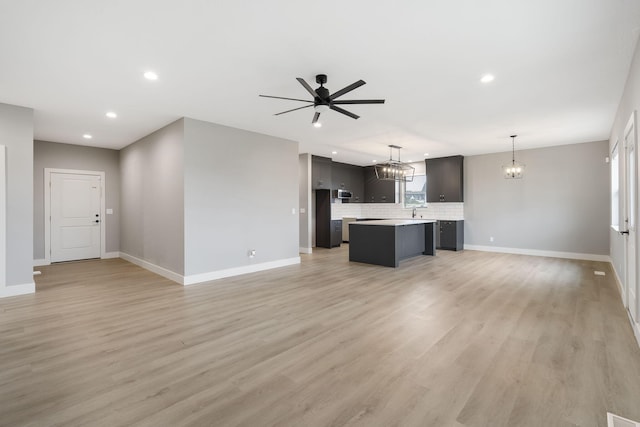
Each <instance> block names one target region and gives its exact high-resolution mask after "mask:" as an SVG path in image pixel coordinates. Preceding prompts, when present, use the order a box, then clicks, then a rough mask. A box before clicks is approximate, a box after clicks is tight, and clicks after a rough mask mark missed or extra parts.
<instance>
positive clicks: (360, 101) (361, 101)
mask: <svg viewBox="0 0 640 427" xmlns="http://www.w3.org/2000/svg"><path fill="white" fill-rule="evenodd" d="M332 104H337V105H340V104H384V99H350V100H348V101H333V102H332Z"/></svg>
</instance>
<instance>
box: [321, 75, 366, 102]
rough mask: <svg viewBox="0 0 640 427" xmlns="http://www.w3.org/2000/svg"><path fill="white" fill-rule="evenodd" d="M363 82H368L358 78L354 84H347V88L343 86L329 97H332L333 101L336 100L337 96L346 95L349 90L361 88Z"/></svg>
mask: <svg viewBox="0 0 640 427" xmlns="http://www.w3.org/2000/svg"><path fill="white" fill-rule="evenodd" d="M363 84H366V82H365V81H364V80H358V81H357V82H355V83H352V84H350V85H349V86H347V87H345V88H342V89H340V90H339V91H337V92H335V93H333V94H331V96H330V97H329V99H330V100H331V101H333V100H334V99H336V98H337V97H339V96H342V95H344V94H345V93H347V92H351V91H352V90H354V89H357V88H359V87H360V86H362V85H363Z"/></svg>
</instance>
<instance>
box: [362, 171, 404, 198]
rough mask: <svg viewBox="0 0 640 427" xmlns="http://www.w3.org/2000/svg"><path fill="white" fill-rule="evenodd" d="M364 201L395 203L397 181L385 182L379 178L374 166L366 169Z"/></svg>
mask: <svg viewBox="0 0 640 427" xmlns="http://www.w3.org/2000/svg"><path fill="white" fill-rule="evenodd" d="M364 201H365V202H366V203H395V202H396V183H395V181H383V180H380V179H378V178H377V176H376V170H375V168H374V167H373V166H367V167H365V168H364Z"/></svg>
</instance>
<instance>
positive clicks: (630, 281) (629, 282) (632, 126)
mask: <svg viewBox="0 0 640 427" xmlns="http://www.w3.org/2000/svg"><path fill="white" fill-rule="evenodd" d="M631 133H633V135H632V136H631V139H632V141H633V143H634V145H635V149H634V156H635V165H636V171H635V172H636V177H635V179H636V185H635V190H636V194H635V195H634V202H635V204H636V206H635V209H633V211H635V215H636V218H635V236H634V237H635V244H636V250H635V259H634V260H632V261H633V262H634V263H635V277H629V267H628V265H629V261H630V260H629V251H628V245H629V243H628V241H629V238H626V239H625V245H624V261H625V286H624V292H623V294H624V295H623V297H622V302H623V305H624V307H625V308H626V309H627V311H628V314H629V315H630V317H631V321H632V322H634V321H636V320H635V319H638V312H640V307H639V305H640V301H638V299H640V298H638V296H639V295H640V294H639V293H638V277H640V271H639V269H640V264H639V263H638V261H639V260H640V256H639V255H640V250H638V249H639V247H638V243H639V239H638V237H640V236H639V235H640V233H639V232H638V231H639V229H640V224H638V220H639V219H640V218H639V217H640V215H639V213H640V212H639V211H638V208H639V206H638V195H639V194H638V184H639V182H638V177H639V176H640V174H639V173H638V172H639V170H640V169H639V167H638V166H639V165H638V160H639V158H638V157H639V156H638V148H639V147H638V128H637V121H636V111H635V110H634V111H633V112H632V113H631V116H630V117H629V121H628V122H627V124H626V126H625V127H624V133H623V134H622V141H623V143H624V148H625V161H624V163H625V169H624V174H625V175H624V177H625V179H624V182H625V189H624V195H625V196H624V211H625V217H626V212H628V210H629V206H628V204H629V200H628V197H627V188H626V185H627V174H628V173H629V171H628V170H627V164H628V160H629V159H628V158H627V156H628V150H627V136H628V135H630V134H631ZM625 228H626V230H629V224H628V223H625ZM632 287H633V288H634V290H635V295H636V301H634V304H633V305H634V307H635V313H631V310H630V301H629V291H630V289H631V288H632Z"/></svg>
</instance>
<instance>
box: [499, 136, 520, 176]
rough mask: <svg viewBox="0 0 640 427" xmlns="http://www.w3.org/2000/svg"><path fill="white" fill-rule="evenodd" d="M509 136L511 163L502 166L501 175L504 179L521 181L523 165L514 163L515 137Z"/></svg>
mask: <svg viewBox="0 0 640 427" xmlns="http://www.w3.org/2000/svg"><path fill="white" fill-rule="evenodd" d="M517 136H518V135H511V163H508V164H506V165H504V166H502V173H503V175H504V178H505V179H522V177H523V175H524V166H525V165H524V163H520V162H516V152H515V149H516V148H515V147H516V137H517Z"/></svg>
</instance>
